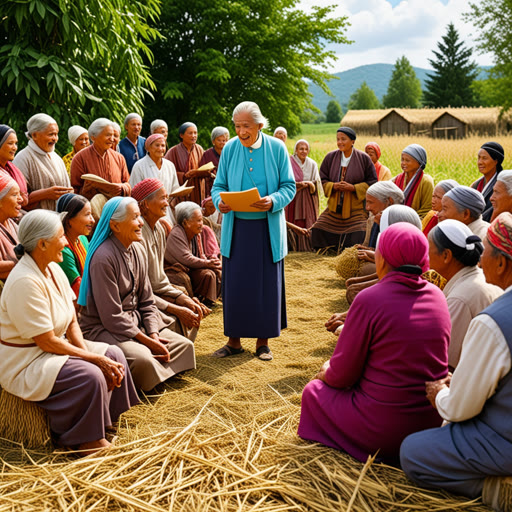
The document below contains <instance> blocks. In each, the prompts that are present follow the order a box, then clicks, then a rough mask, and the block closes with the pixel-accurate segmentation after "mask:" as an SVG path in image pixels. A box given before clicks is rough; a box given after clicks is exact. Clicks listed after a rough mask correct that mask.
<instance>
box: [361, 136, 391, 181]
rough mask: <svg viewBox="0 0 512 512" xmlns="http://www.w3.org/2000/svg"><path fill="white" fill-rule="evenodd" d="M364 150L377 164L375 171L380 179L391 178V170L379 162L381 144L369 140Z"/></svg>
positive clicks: (374, 163)
mask: <svg viewBox="0 0 512 512" xmlns="http://www.w3.org/2000/svg"><path fill="white" fill-rule="evenodd" d="M364 152H365V153H366V154H367V155H368V156H369V157H370V158H371V159H372V162H373V165H375V172H376V173H377V179H378V180H379V181H387V180H390V179H391V171H390V170H389V168H388V167H386V166H385V165H382V164H381V163H380V162H379V158H380V155H381V150H380V146H379V145H378V144H377V143H376V142H368V143H367V144H366V146H365V147H364Z"/></svg>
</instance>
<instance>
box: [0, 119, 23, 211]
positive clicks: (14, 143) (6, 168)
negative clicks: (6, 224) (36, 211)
mask: <svg viewBox="0 0 512 512" xmlns="http://www.w3.org/2000/svg"><path fill="white" fill-rule="evenodd" d="M17 150H18V137H17V136H16V132H15V131H14V130H13V129H12V128H11V127H9V126H7V125H6V124H0V174H6V175H7V176H9V177H11V178H12V179H13V180H14V181H15V182H16V183H17V184H18V187H19V188H20V194H21V197H22V199H23V201H22V203H21V206H22V207H24V206H26V205H27V204H28V190H27V180H26V179H25V176H23V173H22V172H21V171H20V170H19V169H18V168H17V167H16V166H15V165H14V164H13V163H12V161H13V160H14V156H15V155H16V151H17Z"/></svg>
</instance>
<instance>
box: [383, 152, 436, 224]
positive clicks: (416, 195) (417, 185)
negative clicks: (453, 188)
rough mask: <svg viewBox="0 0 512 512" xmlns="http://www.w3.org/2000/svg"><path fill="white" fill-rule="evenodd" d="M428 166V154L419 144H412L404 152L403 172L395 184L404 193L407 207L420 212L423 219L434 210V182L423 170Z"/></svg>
mask: <svg viewBox="0 0 512 512" xmlns="http://www.w3.org/2000/svg"><path fill="white" fill-rule="evenodd" d="M426 166H427V152H426V151H425V149H424V148H423V147H422V146H420V145H419V144H410V145H409V146H407V147H406V148H405V149H404V150H403V151H402V157H401V167H402V171H403V172H401V173H400V174H399V175H398V176H395V177H394V178H393V182H394V183H395V185H397V186H398V187H399V188H400V190H403V191H404V196H405V202H404V204H405V205H406V206H410V207H411V208H412V209H413V210H416V211H417V212H418V215H419V216H420V219H422V218H423V217H424V216H425V215H426V214H427V213H428V212H429V211H430V210H431V209H432V192H433V191H434V180H433V179H432V176H429V175H428V174H425V173H424V172H423V170H424V169H425V167H426Z"/></svg>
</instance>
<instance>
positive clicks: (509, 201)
mask: <svg viewBox="0 0 512 512" xmlns="http://www.w3.org/2000/svg"><path fill="white" fill-rule="evenodd" d="M491 204H492V208H493V213H492V220H494V219H495V218H496V217H497V216H498V215H499V214H500V213H503V212H509V213H512V171H501V172H500V173H499V174H498V176H497V178H496V184H495V185H494V190H493V193H492V196H491Z"/></svg>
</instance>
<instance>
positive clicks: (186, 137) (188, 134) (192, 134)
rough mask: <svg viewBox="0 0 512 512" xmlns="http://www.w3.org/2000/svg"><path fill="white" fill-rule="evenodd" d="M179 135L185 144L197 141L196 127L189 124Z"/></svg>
mask: <svg viewBox="0 0 512 512" xmlns="http://www.w3.org/2000/svg"><path fill="white" fill-rule="evenodd" d="M180 137H181V141H182V142H183V144H185V146H193V145H194V144H195V143H196V142H197V128H196V127H195V126H189V127H188V128H187V129H186V130H185V133H183V134H182V135H180Z"/></svg>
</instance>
